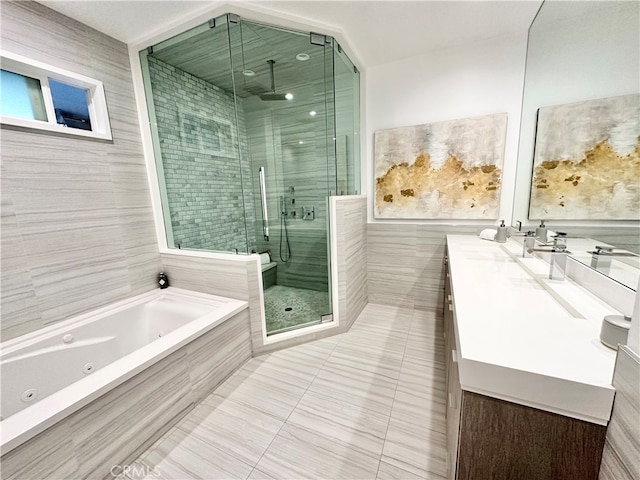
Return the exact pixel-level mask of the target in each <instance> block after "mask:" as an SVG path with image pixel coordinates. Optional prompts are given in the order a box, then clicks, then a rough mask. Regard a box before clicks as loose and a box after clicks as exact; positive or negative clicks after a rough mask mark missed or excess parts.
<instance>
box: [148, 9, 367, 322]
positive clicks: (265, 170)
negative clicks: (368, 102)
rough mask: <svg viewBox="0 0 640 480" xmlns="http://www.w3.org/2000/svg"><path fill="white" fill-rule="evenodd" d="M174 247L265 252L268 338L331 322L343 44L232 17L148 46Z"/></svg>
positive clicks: (349, 126) (344, 185) (341, 173)
mask: <svg viewBox="0 0 640 480" xmlns="http://www.w3.org/2000/svg"><path fill="white" fill-rule="evenodd" d="M140 60H141V65H142V69H143V76H144V81H145V93H146V98H147V106H148V112H149V122H150V126H151V131H152V137H153V142H154V153H155V157H156V166H157V171H158V184H159V186H160V191H161V197H162V209H163V215H164V220H165V230H166V232H167V244H168V246H169V247H170V248H185V249H198V250H207V251H222V252H234V253H240V254H250V253H262V255H261V261H263V264H262V270H263V275H262V278H263V285H264V299H265V311H266V329H267V334H268V335H272V334H275V333H282V332H287V331H290V330H292V329H296V328H300V327H302V326H308V325H314V324H318V323H324V322H330V321H332V315H331V313H332V309H331V305H332V302H331V274H330V263H329V259H330V255H329V247H328V245H329V212H328V197H329V196H330V195H334V194H345V193H354V185H355V184H357V183H359V181H356V180H355V179H356V178H357V173H356V171H357V170H359V169H357V168H355V165H356V160H357V159H358V149H357V144H358V139H357V138H356V135H357V131H358V128H359V126H358V125H359V123H358V109H359V105H358V97H359V87H358V81H359V79H358V75H357V70H356V69H355V68H354V67H353V64H351V62H350V61H349V59H348V58H347V57H346V55H345V54H344V52H342V50H341V48H340V47H339V46H338V45H337V44H336V43H335V41H334V39H333V38H331V37H329V36H325V35H320V34H315V33H309V32H298V31H293V30H288V29H284V28H280V27H274V26H269V25H263V24H260V23H257V22H253V21H247V20H244V19H242V18H240V17H239V16H237V15H234V14H227V15H223V16H221V17H218V18H215V19H211V20H210V21H209V22H207V23H205V24H202V25H200V26H198V27H195V28H193V29H191V30H188V31H186V32H184V33H181V34H179V35H177V36H175V37H172V38H170V39H168V40H165V41H163V42H161V43H159V44H156V45H152V46H149V47H148V48H146V49H144V50H142V51H141V52H140Z"/></svg>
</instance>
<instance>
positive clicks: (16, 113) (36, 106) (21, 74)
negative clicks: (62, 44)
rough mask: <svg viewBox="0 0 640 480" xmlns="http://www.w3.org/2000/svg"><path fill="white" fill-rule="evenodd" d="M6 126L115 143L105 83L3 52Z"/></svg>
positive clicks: (0, 107)
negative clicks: (112, 140)
mask: <svg viewBox="0 0 640 480" xmlns="http://www.w3.org/2000/svg"><path fill="white" fill-rule="evenodd" d="M0 54H1V56H2V69H1V74H2V76H1V77H0V81H1V83H0V91H1V103H0V114H2V123H3V124H7V125H14V126H18V127H27V128H36V129H40V130H47V131H53V132H61V133H65V134H71V135H80V136H84V137H94V138H100V139H104V140H111V128H110V126H109V116H108V113H107V104H106V100H105V96H104V88H103V86H102V82H100V81H98V80H94V79H92V78H89V77H85V76H83V75H78V74H76V73H72V72H69V71H66V70H62V69H59V68H56V67H52V66H50V65H46V64H44V63H41V62H36V61H34V60H30V59H28V58H25V57H22V56H19V55H15V54H13V53H9V52H5V51H2V52H0Z"/></svg>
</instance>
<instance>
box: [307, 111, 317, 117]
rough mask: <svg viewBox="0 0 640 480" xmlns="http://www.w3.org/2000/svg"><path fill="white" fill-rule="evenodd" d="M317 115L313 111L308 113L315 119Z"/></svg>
mask: <svg viewBox="0 0 640 480" xmlns="http://www.w3.org/2000/svg"><path fill="white" fill-rule="evenodd" d="M317 113H318V112H316V111H315V110H311V111H310V112H309V115H311V116H312V117H315V116H316V114H317Z"/></svg>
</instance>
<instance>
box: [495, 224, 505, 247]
mask: <svg viewBox="0 0 640 480" xmlns="http://www.w3.org/2000/svg"><path fill="white" fill-rule="evenodd" d="M500 222H502V223H500V226H499V227H498V232H497V233H496V242H498V243H505V242H506V241H507V226H506V225H505V224H504V220H500Z"/></svg>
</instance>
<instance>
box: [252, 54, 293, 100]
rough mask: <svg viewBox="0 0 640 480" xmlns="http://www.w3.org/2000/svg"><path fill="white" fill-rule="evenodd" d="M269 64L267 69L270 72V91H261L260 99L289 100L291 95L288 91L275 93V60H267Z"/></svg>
mask: <svg viewBox="0 0 640 480" xmlns="http://www.w3.org/2000/svg"><path fill="white" fill-rule="evenodd" d="M267 63H268V64H269V70H270V72H271V91H270V92H269V93H263V94H261V95H260V100H262V101H265V102H268V101H273V100H291V99H292V98H293V95H291V94H290V93H276V76H275V72H274V69H275V67H274V65H275V63H276V61H275V60H267Z"/></svg>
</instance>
